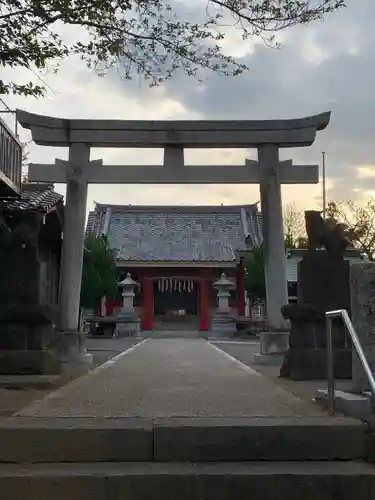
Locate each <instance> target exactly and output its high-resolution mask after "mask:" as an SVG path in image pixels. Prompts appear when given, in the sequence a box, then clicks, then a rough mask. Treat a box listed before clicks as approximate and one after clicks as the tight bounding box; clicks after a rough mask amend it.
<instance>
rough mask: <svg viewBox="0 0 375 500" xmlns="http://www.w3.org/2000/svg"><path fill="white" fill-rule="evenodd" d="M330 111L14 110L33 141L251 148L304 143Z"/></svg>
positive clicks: (307, 143)
mask: <svg viewBox="0 0 375 500" xmlns="http://www.w3.org/2000/svg"><path fill="white" fill-rule="evenodd" d="M330 116H331V112H325V113H320V114H318V115H313V116H308V117H305V118H296V119H284V120H283V119H281V120H157V121H151V120H100V119H98V120H96V119H91V120H90V119H64V118H54V117H50V116H44V115H38V114H34V113H28V112H27V111H23V110H19V109H18V110H17V120H18V121H19V123H20V124H21V125H22V126H23V127H24V128H26V129H29V130H31V134H32V138H33V140H34V142H35V143H36V144H39V145H42V146H59V147H61V146H70V145H71V144H74V143H85V144H88V145H90V146H92V147H112V148H113V147H122V148H126V147H140V148H163V147H165V146H179V147H184V148H222V147H226V148H251V147H259V146H261V145H262V144H276V145H277V146H278V147H282V148H287V147H303V146H310V145H311V144H312V143H313V142H314V140H315V136H316V132H317V131H318V130H323V129H325V128H326V127H327V125H328V123H329V121H330Z"/></svg>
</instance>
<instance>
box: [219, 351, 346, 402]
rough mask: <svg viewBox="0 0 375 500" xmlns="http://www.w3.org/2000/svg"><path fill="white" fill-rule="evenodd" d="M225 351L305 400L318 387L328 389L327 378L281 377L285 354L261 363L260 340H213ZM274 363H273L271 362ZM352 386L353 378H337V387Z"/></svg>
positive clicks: (312, 394)
mask: <svg viewBox="0 0 375 500" xmlns="http://www.w3.org/2000/svg"><path fill="white" fill-rule="evenodd" d="M213 343H214V344H215V345H216V346H217V347H219V348H220V349H222V350H223V351H224V352H226V353H228V354H229V355H231V356H233V357H234V358H236V359H238V360H239V361H241V362H242V363H244V364H245V365H247V366H250V367H251V368H252V369H253V370H256V371H257V372H259V373H260V374H261V375H263V376H264V377H266V378H268V379H269V380H271V381H272V382H273V383H275V384H277V385H279V386H281V387H283V388H284V389H285V390H287V391H288V392H290V393H292V394H294V395H295V396H297V397H299V398H301V399H303V400H305V401H312V400H313V399H314V398H315V393H316V390H317V389H326V388H327V381H326V380H306V381H300V382H295V381H293V380H290V379H286V378H281V377H279V374H280V368H281V365H282V362H283V356H278V355H277V356H272V361H271V362H269V363H270V364H259V362H257V361H256V359H255V358H254V354H258V353H259V341H255V342H251V343H250V342H231V341H228V342H213ZM271 363H272V364H271ZM351 387H352V381H351V380H337V381H336V389H338V390H343V391H345V390H349V389H350V388H351Z"/></svg>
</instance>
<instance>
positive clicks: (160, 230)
mask: <svg viewBox="0 0 375 500" xmlns="http://www.w3.org/2000/svg"><path fill="white" fill-rule="evenodd" d="M259 221H260V218H259V213H258V211H257V205H255V204H254V205H247V206H243V207H242V206H215V207H208V206H207V207H205V206H200V207H197V206H190V207H186V206H178V207H170V206H169V207H168V206H167V207H163V206H159V207H158V206H131V205H128V206H119V205H117V206H116V205H99V204H97V206H96V208H95V210H94V211H93V212H90V214H89V218H88V222H87V232H93V233H95V234H97V235H99V234H106V235H107V237H108V242H109V245H110V247H111V248H113V249H115V250H116V253H117V259H118V260H122V261H168V262H171V261H172V262H173V261H178V262H231V261H234V260H235V259H236V255H235V253H236V251H237V250H245V249H246V248H249V246H257V245H259V244H260V241H261V235H260V224H259Z"/></svg>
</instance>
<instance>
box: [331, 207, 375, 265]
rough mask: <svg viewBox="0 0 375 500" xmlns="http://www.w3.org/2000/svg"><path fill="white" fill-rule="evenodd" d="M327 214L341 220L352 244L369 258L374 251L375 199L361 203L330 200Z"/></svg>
mask: <svg viewBox="0 0 375 500" xmlns="http://www.w3.org/2000/svg"><path fill="white" fill-rule="evenodd" d="M327 215H328V216H329V217H331V218H334V219H337V220H338V221H339V222H343V223H344V224H345V225H346V226H347V228H348V230H349V234H350V240H351V242H352V243H353V245H354V246H355V247H357V248H359V249H361V250H362V251H363V252H364V253H365V254H366V255H367V256H368V258H369V259H370V260H374V253H375V199H374V198H370V199H369V200H368V201H367V203H365V204H364V205H361V204H359V203H356V202H354V201H350V200H349V201H339V202H337V201H330V202H329V203H328V209H327Z"/></svg>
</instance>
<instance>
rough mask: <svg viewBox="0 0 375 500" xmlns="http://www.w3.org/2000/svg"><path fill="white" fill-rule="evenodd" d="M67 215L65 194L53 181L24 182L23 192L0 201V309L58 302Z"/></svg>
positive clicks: (54, 304) (50, 304)
mask: <svg viewBox="0 0 375 500" xmlns="http://www.w3.org/2000/svg"><path fill="white" fill-rule="evenodd" d="M63 216H64V204H63V196H62V195H61V194H59V193H56V192H55V191H54V189H53V186H51V185H49V184H43V183H24V184H22V185H21V191H20V195H19V196H17V197H14V198H9V199H7V200H3V201H0V257H1V258H0V309H1V308H2V307H3V306H5V305H6V304H8V303H9V302H14V303H16V302H18V301H21V302H22V303H29V302H32V303H38V304H41V305H48V306H57V302H58V288H59V273H60V260H61V247H62V245H61V243H62V231H63ZM25 246H26V247H27V246H31V247H33V248H35V252H33V253H31V254H30V252H26V251H23V248H24V247H25Z"/></svg>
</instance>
